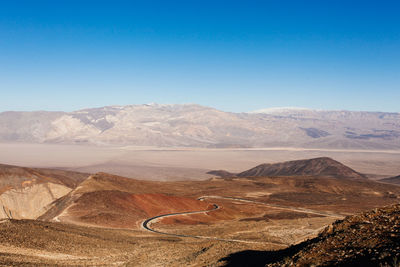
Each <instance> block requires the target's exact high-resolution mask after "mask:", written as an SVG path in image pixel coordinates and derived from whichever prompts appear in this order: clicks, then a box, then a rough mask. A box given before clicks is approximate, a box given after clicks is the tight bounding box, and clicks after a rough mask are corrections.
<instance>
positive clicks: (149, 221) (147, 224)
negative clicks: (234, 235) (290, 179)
mask: <svg viewBox="0 0 400 267" xmlns="http://www.w3.org/2000/svg"><path fill="white" fill-rule="evenodd" d="M206 198H218V199H228V200H234V201H242V202H248V203H254V204H259V205H265V206H269V207H272V208H277V209H285V210H291V211H296V212H303V213H309V214H316V215H321V216H327V217H336V218H343V215H340V214H332V213H326V212H321V211H315V210H310V209H303V208H295V207H288V206H281V205H276V204H268V203H264V202H260V201H255V200H249V199H243V198H234V197H221V196H201V197H199V198H198V200H204V199H206ZM218 209H220V207H219V206H218V205H217V204H213V208H212V209H210V210H201V211H189V212H177V213H169V214H162V215H157V216H154V217H151V218H148V219H146V220H145V221H143V222H142V228H143V229H145V230H147V231H150V232H153V233H157V234H162V235H168V236H175V237H191V238H197V239H209V240H218V241H225V242H241V243H257V244H273V245H281V246H286V245H285V244H282V243H279V242H261V241H247V240H239V239H225V238H218V237H210V236H199V235H185V234H173V233H167V232H161V231H158V230H155V229H153V228H151V227H150V225H151V224H152V223H153V222H154V221H156V220H158V219H160V218H166V217H171V216H179V215H190V214H199V213H208V212H212V211H215V210H218Z"/></svg>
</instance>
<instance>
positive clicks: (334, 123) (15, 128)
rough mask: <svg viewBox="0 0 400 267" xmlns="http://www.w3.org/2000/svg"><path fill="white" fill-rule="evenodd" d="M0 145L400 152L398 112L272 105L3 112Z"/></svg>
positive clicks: (139, 106)
mask: <svg viewBox="0 0 400 267" xmlns="http://www.w3.org/2000/svg"><path fill="white" fill-rule="evenodd" d="M0 142H27V143H62V144H90V145H100V146H101V145H123V146H125V145H135V146H160V147H173V146H179V147H208V148H251V147H302V148H335V149H398V148H400V113H385V112H359V111H321V110H310V109H296V108H281V109H279V108H274V109H265V110H260V111H255V112H249V113H232V112H224V111H220V110H217V109H214V108H210V107H205V106H200V105H196V104H182V105H181V104H172V105H161V104H148V105H129V106H108V107H101V108H92V109H84V110H79V111H74V112H49V111H33V112H15V111H8V112H2V113H0Z"/></svg>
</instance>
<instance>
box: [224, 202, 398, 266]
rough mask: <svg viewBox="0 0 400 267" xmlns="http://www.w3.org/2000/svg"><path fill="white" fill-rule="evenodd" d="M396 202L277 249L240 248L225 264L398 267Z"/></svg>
mask: <svg viewBox="0 0 400 267" xmlns="http://www.w3.org/2000/svg"><path fill="white" fill-rule="evenodd" d="M399 214H400V204H396V205H393V206H388V207H385V208H381V209H374V210H371V211H368V212H364V213H362V214H360V215H354V216H348V217H346V218H345V219H344V220H339V221H336V222H335V223H333V224H332V225H330V226H328V227H326V228H325V229H324V230H323V231H322V232H321V233H320V234H319V235H318V236H317V237H316V238H313V239H311V240H307V241H305V242H302V243H300V244H298V245H294V246H291V247H289V248H287V249H284V250H280V251H269V252H262V251H242V252H238V253H234V254H232V255H230V256H228V257H227V258H224V259H222V260H224V261H226V263H227V264H226V266H243V264H244V263H245V265H246V266H398V265H397V264H398V259H399V257H400V228H399V225H400V216H399Z"/></svg>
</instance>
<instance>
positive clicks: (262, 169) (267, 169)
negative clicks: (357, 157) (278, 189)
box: [208, 157, 366, 178]
mask: <svg viewBox="0 0 400 267" xmlns="http://www.w3.org/2000/svg"><path fill="white" fill-rule="evenodd" d="M208 173H209V174H213V175H218V176H221V177H267V176H327V177H335V178H366V176H365V175H364V174H361V173H359V172H356V171H355V170H353V169H351V168H349V167H347V166H346V165H343V164H342V163H340V162H338V161H336V160H333V159H331V158H328V157H320V158H313V159H305V160H293V161H286V162H281V163H272V164H270V163H266V164H261V165H258V166H256V167H254V168H251V169H249V170H247V171H244V172H241V173H238V174H232V173H229V172H226V171H221V170H220V171H211V172H208Z"/></svg>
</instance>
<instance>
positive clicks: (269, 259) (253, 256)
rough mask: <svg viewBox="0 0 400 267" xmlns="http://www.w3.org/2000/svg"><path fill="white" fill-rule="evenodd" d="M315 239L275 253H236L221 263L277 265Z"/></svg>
mask: <svg viewBox="0 0 400 267" xmlns="http://www.w3.org/2000/svg"><path fill="white" fill-rule="evenodd" d="M314 240H315V239H311V240H308V241H305V242H302V243H300V244H297V245H293V246H290V247H288V248H285V249H281V250H273V251H258V250H244V251H239V252H236V253H232V254H230V255H228V256H227V257H225V258H222V259H220V260H219V261H220V262H224V263H225V265H224V266H226V267H236V266H238V267H239V266H241V267H258V266H263V267H264V266H265V265H266V264H269V263H277V262H280V261H281V260H283V259H284V258H286V257H292V256H293V255H294V254H296V253H297V252H298V251H300V250H301V249H303V248H304V247H305V246H307V245H308V244H310V243H311V242H313V241H314Z"/></svg>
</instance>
